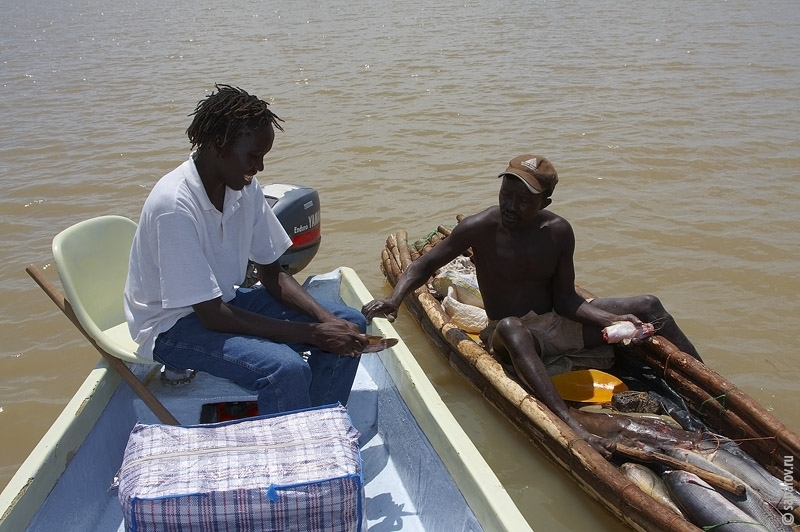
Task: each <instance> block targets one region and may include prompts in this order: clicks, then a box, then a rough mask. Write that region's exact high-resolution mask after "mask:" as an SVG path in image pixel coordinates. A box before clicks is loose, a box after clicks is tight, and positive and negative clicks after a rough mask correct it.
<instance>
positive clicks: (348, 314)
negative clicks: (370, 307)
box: [334, 306, 367, 333]
mask: <svg viewBox="0 0 800 532" xmlns="http://www.w3.org/2000/svg"><path fill="white" fill-rule="evenodd" d="M334 315H335V316H336V317H337V318H341V319H343V320H347V321H349V322H352V323H355V324H356V325H358V328H359V330H360V331H361V332H362V333H363V332H366V330H367V318H365V317H364V315H363V314H362V313H361V311H359V310H356V309H354V308H352V307H347V306H342V307H339V308H338V309H335V310H334Z"/></svg>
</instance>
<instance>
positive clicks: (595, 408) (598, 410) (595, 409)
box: [580, 405, 683, 429]
mask: <svg viewBox="0 0 800 532" xmlns="http://www.w3.org/2000/svg"><path fill="white" fill-rule="evenodd" d="M580 410H582V411H584V412H589V413H593V414H611V415H618V416H628V417H634V418H640V419H658V420H660V421H663V422H664V423H666V424H667V425H671V426H672V427H674V428H676V429H682V428H683V427H681V425H680V423H678V422H677V421H675V419H674V418H673V417H671V416H668V415H666V414H650V413H647V412H620V411H619V410H613V409H611V408H606V407H604V406H603V405H586V406H582V407H580Z"/></svg>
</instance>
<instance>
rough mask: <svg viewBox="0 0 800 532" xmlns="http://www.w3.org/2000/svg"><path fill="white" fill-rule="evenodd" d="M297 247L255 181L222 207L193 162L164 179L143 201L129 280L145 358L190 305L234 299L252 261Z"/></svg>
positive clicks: (128, 312)
mask: <svg viewBox="0 0 800 532" xmlns="http://www.w3.org/2000/svg"><path fill="white" fill-rule="evenodd" d="M291 245H292V241H291V239H290V238H289V235H287V234H286V231H285V230H284V229H283V227H282V226H281V224H280V222H279V221H278V219H277V217H276V216H275V214H274V213H273V212H272V209H270V208H269V206H268V205H267V202H266V200H265V199H264V194H263V192H262V191H261V186H259V184H258V181H257V180H256V179H255V178H254V179H253V181H252V182H251V183H250V184H249V185H247V186H245V187H244V188H243V189H242V190H241V191H236V190H232V189H230V188H226V189H225V203H224V205H223V208H222V212H219V211H218V210H217V209H216V207H214V206H213V205H212V204H211V200H209V199H208V195H207V194H206V191H205V188H204V187H203V183H202V181H201V180H200V175H199V174H198V173H197V168H196V167H195V164H194V160H193V159H191V158H190V159H189V160H188V161H186V162H185V163H183V164H182V165H181V166H179V167H178V168H176V169H175V170H173V171H172V172H170V173H168V174H167V175H165V176H164V177H162V178H161V179H160V180H159V181H158V182H157V183H156V185H155V186H154V187H153V190H152V191H151V192H150V195H149V196H148V197H147V200H146V201H145V202H144V207H143V209H142V215H141V219H140V220H139V227H138V229H137V230H136V235H135V236H134V239H133V246H132V247H131V257H130V266H129V270H128V280H127V282H126V284H125V316H126V317H127V320H128V328H129V329H130V332H131V336H132V337H133V339H134V340H136V343H137V344H139V349H138V354H139V356H141V357H144V358H148V359H152V358H153V346H154V345H155V339H156V337H157V336H158V335H159V334H161V333H162V332H164V331H167V330H169V329H170V328H171V327H172V326H173V325H175V323H176V322H177V321H178V320H179V319H180V318H182V317H184V316H186V315H188V314H190V313H191V312H192V305H194V304H196V303H201V302H203V301H208V300H210V299H214V298H217V297H222V300H223V301H225V302H228V301H230V300H231V299H233V298H234V296H235V295H236V290H235V287H234V285H239V284H241V283H242V282H243V281H244V277H245V274H246V271H247V261H248V259H250V260H253V261H255V262H257V263H259V264H270V263H272V262H275V261H276V260H278V259H279V258H280V256H281V255H283V253H284V252H285V251H286V250H287V249H289V247H290V246H291Z"/></svg>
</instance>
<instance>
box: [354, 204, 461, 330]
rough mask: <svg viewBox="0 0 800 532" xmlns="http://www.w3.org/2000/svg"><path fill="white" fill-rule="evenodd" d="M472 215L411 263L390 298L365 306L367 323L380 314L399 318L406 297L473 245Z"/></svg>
mask: <svg viewBox="0 0 800 532" xmlns="http://www.w3.org/2000/svg"><path fill="white" fill-rule="evenodd" d="M470 221H471V220H470V217H468V218H465V219H464V220H463V221H461V223H459V224H458V225H457V226H456V227H455V228H454V229H453V231H452V232H451V233H450V236H448V237H447V238H445V239H444V240H442V241H441V242H439V243H438V244H436V246H434V247H433V249H431V250H430V251H428V252H427V253H425V254H424V255H422V256H421V257H420V258H418V259H417V260H415V261H414V262H412V263H411V265H410V266H409V267H408V268H407V269H406V271H404V272H403V275H401V276H400V280H399V281H397V284H396V285H395V287H394V290H392V293H391V294H390V295H389V297H387V298H386V299H375V300H372V301H370V302H369V303H367V304H366V305H364V306H363V307H362V308H361V313H362V314H364V316H365V317H366V318H367V323H369V322H371V321H372V318H373V317H375V315H377V314H384V315H385V316H386V317H387V318H388V319H389V321H394V320H395V319H396V318H397V310H398V309H399V308H400V305H401V304H402V303H403V300H404V299H405V297H406V296H407V295H408V294H409V293H411V292H412V291H414V290H416V289H417V288H419V287H420V286H422V284H423V283H424V282H425V281H427V280H428V279H429V278H430V277H431V276H432V275H433V274H435V273H436V270H438V269H439V268H441V267H442V266H444V265H445V264H447V263H448V262H450V261H451V260H453V259H454V258H456V257H457V256H458V255H459V254H461V253H463V252H464V251H466V250H467V248H469V242H468V240H467V238H468V236H469V226H470Z"/></svg>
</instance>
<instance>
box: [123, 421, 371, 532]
mask: <svg viewBox="0 0 800 532" xmlns="http://www.w3.org/2000/svg"><path fill="white" fill-rule="evenodd" d="M119 500H120V502H121V503H122V507H123V513H124V515H125V530H126V531H127V532H148V531H153V532H155V531H158V532H170V531H179V530H180V531H186V530H193V531H203V532H210V531H223V530H225V531H238V532H245V531H259V532H261V531H276V532H277V531H287V530H292V531H312V530H313V531H342V532H344V531H348V532H360V531H362V527H363V528H366V526H365V523H366V520H365V519H364V518H363V509H364V490H363V475H362V471H361V455H360V453H359V448H358V431H357V430H356V429H355V428H354V427H353V426H352V423H351V422H350V418H349V416H348V415H347V410H346V409H345V408H344V407H343V406H341V405H335V406H327V407H321V408H314V409H309V410H302V411H297V412H292V413H288V414H281V415H277V416H265V417H258V418H250V419H245V420H238V421H233V422H223V423H216V424H211V425H195V426H183V427H181V426H169V425H142V424H137V425H136V426H135V427H134V429H133V431H132V432H131V435H130V438H129V440H128V446H127V447H126V449H125V456H124V458H123V462H122V467H121V469H120V473H119ZM362 523H363V524H362Z"/></svg>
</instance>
